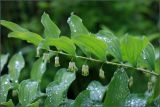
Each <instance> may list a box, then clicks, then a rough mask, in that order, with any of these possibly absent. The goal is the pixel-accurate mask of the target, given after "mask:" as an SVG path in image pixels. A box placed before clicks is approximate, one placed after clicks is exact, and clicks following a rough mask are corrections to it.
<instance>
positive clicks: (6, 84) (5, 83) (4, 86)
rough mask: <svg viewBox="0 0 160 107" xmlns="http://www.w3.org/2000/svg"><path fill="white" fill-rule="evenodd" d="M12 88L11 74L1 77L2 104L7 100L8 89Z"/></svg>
mask: <svg viewBox="0 0 160 107" xmlns="http://www.w3.org/2000/svg"><path fill="white" fill-rule="evenodd" d="M11 88H12V85H11V83H10V79H9V75H3V76H1V77H0V104H2V103H4V102H6V100H7V95H8V91H9V90H10V89H11Z"/></svg>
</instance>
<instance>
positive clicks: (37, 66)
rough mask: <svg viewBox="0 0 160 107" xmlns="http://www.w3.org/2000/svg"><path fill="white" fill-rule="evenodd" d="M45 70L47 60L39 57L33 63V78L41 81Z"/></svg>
mask: <svg viewBox="0 0 160 107" xmlns="http://www.w3.org/2000/svg"><path fill="white" fill-rule="evenodd" d="M45 71H46V61H43V59H42V58H39V59H38V60H37V61H35V62H34V64H33V67H32V71H31V79H32V80H35V81H38V82H40V81H41V79H42V76H43V74H44V72H45Z"/></svg>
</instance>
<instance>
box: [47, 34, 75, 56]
mask: <svg viewBox="0 0 160 107" xmlns="http://www.w3.org/2000/svg"><path fill="white" fill-rule="evenodd" d="M45 45H48V46H55V47H56V48H57V49H58V50H63V51H65V52H67V53H68V54H70V55H73V56H74V55H76V52H75V50H76V47H75V45H74V43H73V41H72V40H71V39H69V38H67V37H65V36H62V37H60V38H57V39H56V38H47V39H46V40H45Z"/></svg>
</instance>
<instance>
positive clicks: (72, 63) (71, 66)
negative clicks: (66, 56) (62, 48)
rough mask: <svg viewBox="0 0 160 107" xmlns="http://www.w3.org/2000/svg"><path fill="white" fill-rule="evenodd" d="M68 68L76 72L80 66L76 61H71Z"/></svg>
mask: <svg viewBox="0 0 160 107" xmlns="http://www.w3.org/2000/svg"><path fill="white" fill-rule="evenodd" d="M68 70H69V71H71V72H75V71H77V70H78V68H77V67H76V64H75V62H69V65H68Z"/></svg>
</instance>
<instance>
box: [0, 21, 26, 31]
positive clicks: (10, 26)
mask: <svg viewBox="0 0 160 107" xmlns="http://www.w3.org/2000/svg"><path fill="white" fill-rule="evenodd" d="M0 24H1V25H3V26H5V27H6V28H8V29H10V30H12V31H19V32H26V31H28V30H27V29H25V28H22V27H21V26H19V25H17V24H15V23H13V22H10V21H6V20H0Z"/></svg>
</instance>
